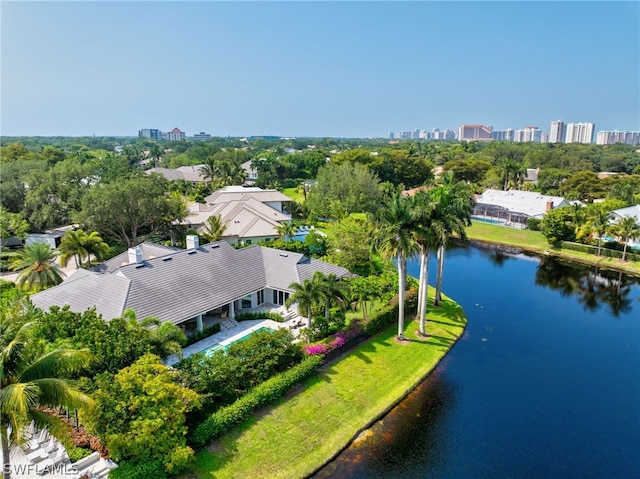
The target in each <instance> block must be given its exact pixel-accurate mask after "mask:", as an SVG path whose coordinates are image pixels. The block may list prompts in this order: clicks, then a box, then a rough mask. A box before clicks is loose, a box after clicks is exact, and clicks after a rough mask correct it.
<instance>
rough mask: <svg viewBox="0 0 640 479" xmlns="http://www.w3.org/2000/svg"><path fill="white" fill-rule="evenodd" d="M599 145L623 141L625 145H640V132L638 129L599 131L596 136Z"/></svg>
mask: <svg viewBox="0 0 640 479" xmlns="http://www.w3.org/2000/svg"><path fill="white" fill-rule="evenodd" d="M596 143H597V144H598V145H613V144H615V143H623V144H625V145H633V146H637V145H640V132H638V131H626V130H625V131H620V130H614V131H599V132H598V136H597V138H596Z"/></svg>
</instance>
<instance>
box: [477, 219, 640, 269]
mask: <svg viewBox="0 0 640 479" xmlns="http://www.w3.org/2000/svg"><path fill="white" fill-rule="evenodd" d="M467 236H468V237H469V239H470V240H476V241H484V242H487V243H495V244H504V245H509V246H516V247H518V248H521V249H523V250H525V251H531V252H534V253H539V254H542V255H546V256H556V257H558V258H565V259H568V260H571V261H576V262H579V263H583V264H590V265H594V266H599V267H601V268H605V269H613V270H617V271H624V272H626V273H628V274H632V275H635V276H640V262H639V261H624V262H623V261H622V260H620V259H617V258H608V257H603V256H596V255H593V254H589V253H582V252H580V251H572V250H568V249H562V248H554V247H552V246H549V244H548V243H547V240H546V238H545V237H544V236H543V235H542V233H541V232H539V231H530V230H517V229H513V228H507V227H505V226H497V225H490V224H487V223H473V224H472V225H471V226H470V227H469V228H467Z"/></svg>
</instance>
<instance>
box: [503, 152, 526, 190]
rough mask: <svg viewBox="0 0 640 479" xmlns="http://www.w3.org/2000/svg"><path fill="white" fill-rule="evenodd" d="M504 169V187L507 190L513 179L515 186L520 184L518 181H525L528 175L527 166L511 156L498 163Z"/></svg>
mask: <svg viewBox="0 0 640 479" xmlns="http://www.w3.org/2000/svg"><path fill="white" fill-rule="evenodd" d="M498 166H499V168H500V170H501V171H502V189H503V190H505V191H506V190H507V187H508V186H509V181H513V184H514V186H516V187H517V186H518V183H521V182H522V181H524V179H525V177H526V176H527V168H526V167H525V164H524V163H523V162H521V161H518V160H514V159H511V158H504V159H502V160H501V161H500V162H499V164H498Z"/></svg>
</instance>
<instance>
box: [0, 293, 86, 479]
mask: <svg viewBox="0 0 640 479" xmlns="http://www.w3.org/2000/svg"><path fill="white" fill-rule="evenodd" d="M30 308H31V306H30V305H29V304H27V303H25V302H23V301H21V300H18V301H15V302H13V303H12V304H9V305H8V306H7V307H5V308H3V310H2V311H1V312H0V361H1V364H0V420H1V425H0V428H1V429H0V439H1V443H2V464H3V473H4V476H3V477H4V478H5V479H8V478H10V477H11V467H10V451H11V450H12V449H14V448H16V447H21V446H23V445H24V444H25V443H26V441H27V440H29V437H28V432H27V426H28V425H29V424H31V423H33V424H34V426H35V427H36V428H38V429H46V430H48V431H49V432H50V433H51V434H52V435H54V436H56V437H59V438H60V437H64V435H65V433H66V428H65V426H64V424H63V423H62V422H61V421H60V420H59V419H58V418H56V417H55V416H52V415H50V414H49V413H47V412H46V410H45V409H44V408H55V407H66V408H68V409H76V410H77V409H86V408H88V407H89V406H91V405H92V401H91V399H90V398H89V397H88V396H86V395H84V394H83V393H81V392H80V391H79V390H78V389H76V388H75V386H74V385H73V383H72V382H70V381H69V380H67V379H65V376H67V375H68V374H69V373H71V372H73V371H76V370H78V369H79V368H82V367H84V366H86V365H87V364H88V363H89V361H90V359H91V356H90V354H89V352H88V351H86V350H83V351H77V350H72V349H55V350H53V351H50V352H47V353H44V354H42V351H41V350H40V348H39V344H38V343H36V342H35V341H31V335H30V330H31V328H32V327H34V326H35V324H36V323H35V322H34V321H31V317H32V316H31V310H30Z"/></svg>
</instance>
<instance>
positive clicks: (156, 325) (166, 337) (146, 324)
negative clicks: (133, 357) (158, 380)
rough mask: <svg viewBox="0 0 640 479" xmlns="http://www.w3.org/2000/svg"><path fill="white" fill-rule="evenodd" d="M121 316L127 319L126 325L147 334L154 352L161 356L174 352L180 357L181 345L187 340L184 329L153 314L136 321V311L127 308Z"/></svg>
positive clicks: (141, 333)
mask: <svg viewBox="0 0 640 479" xmlns="http://www.w3.org/2000/svg"><path fill="white" fill-rule="evenodd" d="M122 318H123V319H125V320H127V322H128V326H129V327H130V328H132V329H133V330H135V331H138V332H139V333H140V335H144V334H148V335H149V339H150V342H151V344H152V345H153V347H154V351H153V353H154V354H157V355H158V356H160V357H161V358H166V357H167V356H169V355H171V354H174V355H176V356H178V357H179V358H180V357H182V346H184V345H185V344H186V342H187V337H186V336H185V334H184V331H182V329H180V328H179V327H178V326H176V325H175V324H173V323H170V322H162V321H160V319H158V318H156V317H155V316H149V317H147V318H144V319H143V320H142V321H138V317H137V315H136V312H135V311H134V310H133V309H131V308H127V309H126V310H125V311H124V313H123V314H122Z"/></svg>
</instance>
